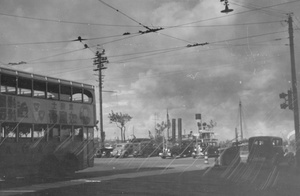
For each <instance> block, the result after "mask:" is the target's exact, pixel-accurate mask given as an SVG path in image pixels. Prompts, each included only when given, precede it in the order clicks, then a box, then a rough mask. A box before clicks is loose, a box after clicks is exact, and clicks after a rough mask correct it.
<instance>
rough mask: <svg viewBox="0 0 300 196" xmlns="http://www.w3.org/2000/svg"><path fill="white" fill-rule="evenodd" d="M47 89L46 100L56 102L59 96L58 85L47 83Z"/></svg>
mask: <svg viewBox="0 0 300 196" xmlns="http://www.w3.org/2000/svg"><path fill="white" fill-rule="evenodd" d="M47 87H48V91H47V98H48V99H55V100H58V98H59V96H58V95H59V84H55V83H50V82H48V85H47Z"/></svg>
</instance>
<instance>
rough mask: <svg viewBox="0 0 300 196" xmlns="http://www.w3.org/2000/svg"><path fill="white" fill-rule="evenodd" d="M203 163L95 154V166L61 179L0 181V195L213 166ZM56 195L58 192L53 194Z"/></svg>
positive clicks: (201, 161)
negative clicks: (104, 156)
mask: <svg viewBox="0 0 300 196" xmlns="http://www.w3.org/2000/svg"><path fill="white" fill-rule="evenodd" d="M213 163H214V161H213V159H211V160H210V161H209V164H204V160H203V159H192V158H180V159H161V158H160V157H151V158H120V159H115V158H96V159H95V166H94V167H93V168H88V169H85V170H83V171H79V172H77V173H76V174H75V175H74V176H72V177H68V178H64V179H48V180H46V181H45V180H41V179H37V178H31V179H27V178H18V179H14V180H9V181H0V196H6V195H17V194H24V193H29V194H37V193H39V192H40V191H44V190H48V189H54V188H55V189H63V188H66V187H71V186H76V185H82V184H86V183H91V182H92V183H100V182H103V181H109V180H114V179H122V178H137V177H143V176H153V175H163V174H169V173H184V172H187V171H192V170H202V169H204V168H207V167H210V166H212V165H213ZM56 195H57V194H56Z"/></svg>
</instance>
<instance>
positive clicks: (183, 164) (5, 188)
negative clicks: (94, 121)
mask: <svg viewBox="0 0 300 196" xmlns="http://www.w3.org/2000/svg"><path fill="white" fill-rule="evenodd" d="M212 165H213V159H210V160H209V164H205V163H204V160H203V159H192V158H181V159H164V160H163V159H160V158H159V157H152V158H149V159H146V158H125V159H113V158H108V159H106V158H102V159H96V160H95V167H93V168H89V169H86V170H84V171H81V172H78V173H76V175H75V176H73V177H72V178H65V179H52V180H49V181H46V182H41V181H39V180H38V179H36V180H24V179H19V180H18V181H14V183H13V182H0V185H1V188H0V189H1V191H0V196H6V195H17V194H21V193H22V195H25V196H26V195H35V196H41V195H43V196H44V195H48V196H49V195H55V196H59V195H64V196H69V195H70V196H77V195H78V196H83V195H84V196H89V195H91V196H95V195H155V196H159V195H162V196H165V195H170V196H171V195H172V196H173V195H178V196H181V195H201V196H202V195H204V196H205V195H209V196H216V195H218V196H220V195H221V196H223V195H225V196H227V195H228V196H229V195H230V196H233V195H235V196H241V195H242V196H252V195H253V196H260V195H261V196H277V195H278V196H283V195H284V196H286V195H292V196H294V195H295V196H299V195H300V194H299V193H300V186H299V185H300V184H299V183H300V177H299V174H298V173H296V172H294V171H290V170H289V169H286V168H277V167H273V168H262V167H258V166H249V165H246V164H241V165H238V167H227V168H213V167H211V166H212Z"/></svg>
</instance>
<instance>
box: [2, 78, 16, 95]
mask: <svg viewBox="0 0 300 196" xmlns="http://www.w3.org/2000/svg"><path fill="white" fill-rule="evenodd" d="M16 86H17V80H16V77H15V76H11V75H7V74H1V93H6V94H16Z"/></svg>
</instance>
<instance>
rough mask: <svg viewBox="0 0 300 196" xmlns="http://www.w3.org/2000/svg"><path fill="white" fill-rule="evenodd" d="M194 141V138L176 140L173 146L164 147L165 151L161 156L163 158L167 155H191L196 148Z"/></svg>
mask: <svg viewBox="0 0 300 196" xmlns="http://www.w3.org/2000/svg"><path fill="white" fill-rule="evenodd" d="M194 143H195V142H194V141H192V140H184V141H181V142H176V143H175V144H174V145H173V146H172V147H170V148H165V149H163V151H162V152H161V153H159V156H160V157H161V158H162V159H165V158H167V157H173V158H177V157H190V156H192V153H193V150H194Z"/></svg>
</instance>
